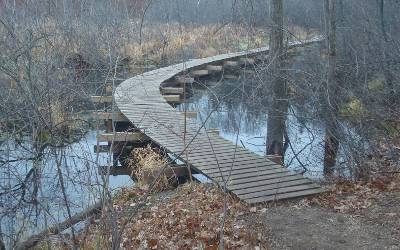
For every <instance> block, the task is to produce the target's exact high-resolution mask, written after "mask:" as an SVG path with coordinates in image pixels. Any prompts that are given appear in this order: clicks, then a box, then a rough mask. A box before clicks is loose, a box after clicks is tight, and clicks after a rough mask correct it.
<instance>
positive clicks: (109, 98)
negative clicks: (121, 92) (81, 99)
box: [91, 96, 113, 103]
mask: <svg viewBox="0 0 400 250" xmlns="http://www.w3.org/2000/svg"><path fill="white" fill-rule="evenodd" d="M91 100H92V102H93V103H112V101H113V97H112V96H91Z"/></svg>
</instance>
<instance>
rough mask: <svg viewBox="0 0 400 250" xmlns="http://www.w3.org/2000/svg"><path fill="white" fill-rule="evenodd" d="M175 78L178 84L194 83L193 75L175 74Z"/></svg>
mask: <svg viewBox="0 0 400 250" xmlns="http://www.w3.org/2000/svg"><path fill="white" fill-rule="evenodd" d="M175 79H176V81H177V82H178V83H180V84H190V83H194V78H193V77H185V76H177V77H175Z"/></svg>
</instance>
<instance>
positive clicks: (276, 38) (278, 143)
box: [266, 0, 288, 163]
mask: <svg viewBox="0 0 400 250" xmlns="http://www.w3.org/2000/svg"><path fill="white" fill-rule="evenodd" d="M271 18H272V28H271V36H270V42H269V44H270V45H269V46H270V51H269V53H270V60H271V65H270V72H271V79H272V86H273V87H272V89H273V102H272V105H271V109H270V110H269V111H268V121H267V141H266V154H267V155H278V156H280V157H281V162H282V163H283V154H284V152H283V138H284V132H285V121H286V113H287V108H288V100H287V88H286V81H285V80H284V78H283V77H282V76H281V72H280V70H281V68H282V64H283V56H284V46H283V0H272V5H271Z"/></svg>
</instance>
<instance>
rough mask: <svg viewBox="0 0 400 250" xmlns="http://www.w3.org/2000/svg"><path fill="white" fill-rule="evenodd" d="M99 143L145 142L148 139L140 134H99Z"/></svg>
mask: <svg viewBox="0 0 400 250" xmlns="http://www.w3.org/2000/svg"><path fill="white" fill-rule="evenodd" d="M97 140H98V141H99V142H111V141H114V142H128V141H129V142H143V141H147V140H148V137H147V136H146V135H145V134H143V133H140V132H116V133H115V134H114V133H106V134H100V135H98V136H97Z"/></svg>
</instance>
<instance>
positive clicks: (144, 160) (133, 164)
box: [126, 146, 175, 191]
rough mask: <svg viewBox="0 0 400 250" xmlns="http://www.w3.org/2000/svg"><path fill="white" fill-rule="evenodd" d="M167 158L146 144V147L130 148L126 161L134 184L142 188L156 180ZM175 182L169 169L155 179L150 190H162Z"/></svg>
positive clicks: (147, 186) (146, 187)
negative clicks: (133, 178) (134, 180)
mask: <svg viewBox="0 0 400 250" xmlns="http://www.w3.org/2000/svg"><path fill="white" fill-rule="evenodd" d="M167 162H168V159H167V158H165V157H163V156H162V155H161V154H160V152H159V151H158V150H156V149H153V148H151V147H150V146H147V147H146V148H135V149H133V150H132V152H131V154H130V157H129V158H128V159H127V160H126V163H127V164H128V166H129V167H130V168H131V170H132V174H131V175H132V176H133V177H135V179H136V180H137V181H136V185H137V186H138V187H140V188H143V189H148V188H149V186H150V185H151V184H152V183H153V182H154V181H155V180H156V178H157V177H158V176H159V173H160V171H161V169H162V167H163V166H164V165H166V164H167ZM174 183H175V176H173V175H171V174H170V171H165V172H164V173H163V174H161V176H159V178H158V179H157V183H156V185H155V186H154V188H153V190H152V191H162V190H166V189H169V188H170V187H171V186H172V185H173V184H174Z"/></svg>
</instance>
